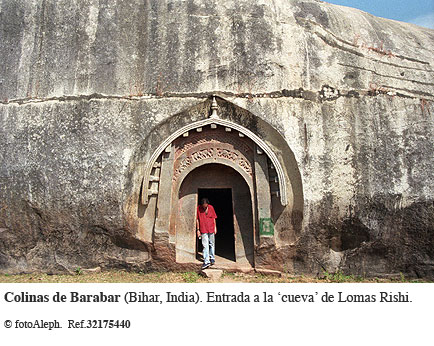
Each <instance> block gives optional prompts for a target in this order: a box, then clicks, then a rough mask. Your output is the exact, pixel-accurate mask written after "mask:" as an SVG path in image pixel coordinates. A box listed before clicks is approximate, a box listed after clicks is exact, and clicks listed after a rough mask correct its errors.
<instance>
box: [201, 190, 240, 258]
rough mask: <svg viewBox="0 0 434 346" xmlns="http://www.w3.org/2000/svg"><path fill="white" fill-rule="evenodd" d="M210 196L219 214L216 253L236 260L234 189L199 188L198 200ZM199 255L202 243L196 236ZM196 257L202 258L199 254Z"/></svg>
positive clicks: (211, 202) (210, 200)
mask: <svg viewBox="0 0 434 346" xmlns="http://www.w3.org/2000/svg"><path fill="white" fill-rule="evenodd" d="M204 197H206V198H208V200H209V202H210V204H211V205H212V206H213V207H214V209H215V212H216V214H217V220H216V222H217V235H216V240H215V241H216V244H215V246H216V247H215V254H216V256H220V257H222V258H225V259H227V260H229V261H234V262H235V228H234V208H233V202H232V189H228V188H226V189H210V188H207V189H199V190H198V201H199V203H200V201H201V200H202V198H204ZM196 243H197V249H198V251H197V252H198V255H199V253H201V252H202V243H201V241H200V240H198V239H197V238H196ZM196 258H198V259H200V258H199V256H197V257H196Z"/></svg>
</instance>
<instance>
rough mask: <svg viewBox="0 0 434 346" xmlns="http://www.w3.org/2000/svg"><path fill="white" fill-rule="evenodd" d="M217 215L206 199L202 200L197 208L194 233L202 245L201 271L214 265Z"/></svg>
mask: <svg viewBox="0 0 434 346" xmlns="http://www.w3.org/2000/svg"><path fill="white" fill-rule="evenodd" d="M215 219H217V215H216V213H215V210H214V207H213V206H212V205H211V204H209V201H208V198H202V199H201V200H200V205H199V206H198V207H197V218H196V233H197V237H198V238H199V239H200V238H201V237H202V245H203V265H202V269H205V268H208V267H209V266H210V265H213V264H214V263H215V256H214V251H215V250H214V249H215V235H216V234H217V225H216V221H215Z"/></svg>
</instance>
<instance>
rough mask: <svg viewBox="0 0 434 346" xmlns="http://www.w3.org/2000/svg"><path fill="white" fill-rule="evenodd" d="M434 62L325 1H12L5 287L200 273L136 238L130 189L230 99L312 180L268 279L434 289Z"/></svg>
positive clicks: (0, 160) (5, 21)
mask: <svg viewBox="0 0 434 346" xmlns="http://www.w3.org/2000/svg"><path fill="white" fill-rule="evenodd" d="M432 47H434V31H433V30H430V29H424V28H421V27H418V26H415V25H411V24H406V23H400V22H396V21H391V20H386V19H381V18H376V17H374V16H372V15H370V14H367V13H364V12H361V11H358V10H354V9H350V8H346V7H341V6H335V5H331V4H327V3H324V2H321V1H314V0H306V1H292V0H275V1H269V0H264V1H260V0H258V1H247V0H241V1H239V0H238V1H235V0H233V1H231V0H223V1H213V0H210V1H199V0H187V1H181V0H179V1H178V0H176V1H175V0H174V1H169V0H167V1H139V0H137V1H134V0H131V1H108V0H107V1H94V0H88V1H54V0H36V1H32V2H30V1H29V2H27V1H18V0H15V1H14V0H0V61H1V64H0V122H1V126H0V271H2V272H7V273H19V272H31V271H46V272H62V271H73V270H74V269H75V268H77V267H81V268H95V267H98V266H99V267H101V268H102V269H106V268H126V269H130V270H152V269H167V270H178V269H182V268H187V267H188V268H190V267H191V266H190V267H189V266H188V265H178V264H176V263H175V262H174V258H173V249H172V248H171V246H170V245H167V246H166V245H164V244H166V243H164V242H163V243H164V244H163V245H161V244H162V243H160V239H155V238H153V237H152V230H151V237H143V236H142V235H141V233H140V232H139V231H138V230H137V228H136V227H135V226H134V224H135V223H134V222H135V221H131V215H132V214H131V212H130V211H129V210H130V209H129V203H130V202H129V201H130V200H131V196H132V194H134V193H137V191H135V192H132V191H131V189H132V188H131V186H133V185H132V183H131V177H132V176H133V172H135V171H136V170H137V169H138V168H137V167H138V166H139V165H140V164H141V162H142V161H144V160H146V157H149V155H150V153H149V152H143V150H144V149H143V148H144V147H143V143H145V142H146V141H147V140H149V136H150V135H151V134H153V133H157V135H153V136H154V137H152V138H153V140H155V142H156V143H157V142H158V143H159V142H161V141H163V140H164V138H165V136H166V135H167V133H165V132H164V131H163V130H161V131H160V132H158V131H156V129H159V128H160V127H161V126H162V124H167V123H170V124H171V125H170V126H172V127H173V126H175V125H176V122H177V121H178V120H177V119H178V118H179V119H181V118H182V116H180V117H178V118H177V116H178V115H180V114H181V115H182V114H187V115H188V116H190V115H191V117H192V118H193V117H195V115H194V114H196V113H198V114H199V113H200V112H199V111H200V109H201V107H202V106H201V105H208V104H209V97H210V96H211V95H217V96H218V97H219V104H220V105H223V104H230V105H233V107H234V109H241V110H243V111H245V112H248V113H249V114H251V115H252V116H253V117H255V118H256V119H258V121H257V122H258V123H260V122H263V123H266V124H268V125H269V126H270V127H272V128H274V129H275V130H276V132H278V133H279V134H280V136H281V140H283V141H285V143H286V144H287V145H288V146H289V148H290V149H291V151H292V154H293V156H294V158H295V161H296V164H297V166H298V167H297V169H298V170H299V173H300V182H301V183H300V186H299V187H298V188H299V190H300V191H301V195H300V196H301V197H300V198H301V199H302V201H303V205H302V207H300V208H299V209H298V214H297V213H293V214H292V215H291V217H290V218H287V217H282V218H280V219H279V220H276V225H277V226H278V227H279V230H280V231H279V232H277V234H275V242H274V243H271V244H269V246H267V245H265V246H262V247H259V248H258V249H257V251H258V253H259V254H260V256H259V257H258V258H260V261H259V262H257V263H255V264H256V265H257V266H258V267H262V268H266V269H277V270H282V271H289V272H293V273H304V274H311V275H316V274H321V273H322V271H323V270H327V271H337V270H342V271H344V272H346V273H353V274H360V275H391V274H392V275H393V274H399V273H400V272H402V273H404V274H405V275H410V276H419V277H426V278H427V277H430V278H432V277H434V221H433V220H434V217H433V216H434V175H433V173H432V172H433V171H434V149H433V148H434V145H433V144H434V143H433V138H434V137H433V135H434V126H433V124H434V121H433V120H434V106H433V102H434V82H433V81H434V52H433V49H432ZM192 110H194V111H192ZM195 112H196V113H195ZM240 112H241V111H240ZM240 114H241V113H240ZM184 118H185V117H184ZM184 118H182V119H184ZM239 121H240V123H241V125H244V126H246V127H247V128H252V129H253V128H254V127H252V125H251V124H250V123H243V122H245V121H246V120H245V118H244V117H243V116H239ZM161 128H162V127H161ZM256 130H257V131H258V133H260V132H261V128H260V126H259V127H258V126H256ZM265 140H266V141H270V142H271V141H272V138H265ZM276 150H278V148H277V149H276ZM145 151H146V150H145ZM282 215H285V213H282ZM285 223H288V225H287V227H286V226H285ZM285 227H286V228H285Z"/></svg>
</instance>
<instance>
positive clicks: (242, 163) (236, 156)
mask: <svg viewBox="0 0 434 346" xmlns="http://www.w3.org/2000/svg"><path fill="white" fill-rule="evenodd" d="M213 158H214V159H215V161H216V162H218V160H219V159H223V160H228V161H230V162H231V163H232V164H234V165H238V166H239V167H241V169H242V170H243V171H245V172H246V173H247V174H248V175H249V176H251V177H252V175H253V170H252V162H251V160H249V159H248V158H247V157H245V156H244V155H243V154H242V153H241V152H240V151H238V150H235V149H233V148H230V147H229V146H227V145H225V144H223V143H219V144H215V143H204V144H202V145H198V146H195V147H193V148H190V149H189V150H187V151H186V152H185V153H183V154H182V155H180V156H179V157H178V159H177V160H176V161H175V167H174V174H173V181H176V180H177V179H178V178H179V176H180V175H181V174H182V172H183V171H184V170H186V169H187V168H188V167H190V166H191V165H192V164H194V163H195V162H197V161H201V160H206V159H213Z"/></svg>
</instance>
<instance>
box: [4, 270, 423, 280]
mask: <svg viewBox="0 0 434 346" xmlns="http://www.w3.org/2000/svg"><path fill="white" fill-rule="evenodd" d="M0 282H2V283H92V282H96V283H140V282H154V283H158V282H160V283H162V282H164V283H185V282H197V283H206V282H232V283H242V282H256V283H260V282H265V283H273V282H277V283H332V282H353V283H354V282H357V283H359V282H360V283H361V282H365V283H376V282H378V283H393V282H394V283H398V282H401V283H402V282H426V281H422V280H409V279H406V278H405V277H404V276H403V275H401V276H400V277H398V278H394V279H379V278H363V277H359V276H353V275H350V276H347V275H343V274H342V273H335V274H329V273H324V276H323V277H322V278H309V277H304V276H296V277H295V276H290V275H287V274H282V276H280V277H278V276H271V275H263V274H258V273H256V274H244V273H229V272H224V273H223V276H222V277H221V278H220V279H218V280H214V281H213V280H211V279H208V278H204V277H202V276H200V275H199V274H198V273H196V272H183V273H172V272H167V273H166V272H164V273H163V272H152V273H132V272H126V271H114V270H112V271H105V272H101V273H89V274H88V273H86V274H83V273H80V272H77V273H76V274H74V275H48V274H37V273H35V274H18V275H9V274H0Z"/></svg>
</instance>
